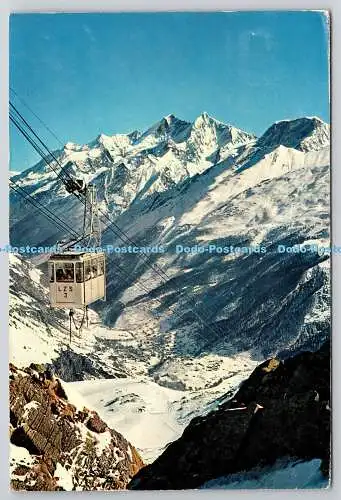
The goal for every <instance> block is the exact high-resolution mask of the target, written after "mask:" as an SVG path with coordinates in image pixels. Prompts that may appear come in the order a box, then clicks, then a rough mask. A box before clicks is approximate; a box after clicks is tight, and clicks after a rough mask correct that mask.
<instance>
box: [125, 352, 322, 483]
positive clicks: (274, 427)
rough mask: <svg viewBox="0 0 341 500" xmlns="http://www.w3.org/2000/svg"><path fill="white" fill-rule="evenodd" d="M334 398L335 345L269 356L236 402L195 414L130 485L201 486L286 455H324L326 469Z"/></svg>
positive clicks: (239, 393)
mask: <svg viewBox="0 0 341 500" xmlns="http://www.w3.org/2000/svg"><path fill="white" fill-rule="evenodd" d="M329 399H330V353H329V344H327V343H326V344H324V345H323V347H322V348H321V349H320V350H319V351H318V352H316V353H309V352H304V353H301V354H298V355H297V356H295V357H293V358H290V359H287V360H285V361H279V360H277V359H270V360H268V361H266V362H264V363H262V364H261V365H260V366H258V367H257V368H256V369H255V370H254V372H253V373H252V374H251V376H250V377H249V378H248V379H247V380H246V381H245V382H244V383H243V384H242V386H241V387H240V389H239V391H238V392H237V394H236V395H235V396H234V398H233V399H232V400H229V401H227V402H225V403H221V404H220V406H219V408H218V410H216V411H214V412H211V413H210V414H209V415H207V416H205V417H197V418H195V419H193V420H192V421H191V423H190V424H189V426H188V427H187V428H186V429H185V431H184V433H183V435H182V436H181V438H179V439H178V440H177V441H175V442H174V443H172V444H171V445H170V446H168V448H167V449H166V450H165V452H164V453H163V454H162V455H161V456H160V457H159V458H158V459H157V460H156V461H155V462H154V463H153V464H151V465H148V466H147V467H145V468H143V469H141V470H140V471H139V473H138V474H137V475H136V476H135V477H134V478H133V480H132V481H131V483H130V484H129V486H128V488H130V489H185V488H196V487H198V486H200V485H202V484H203V483H204V482H205V481H208V480H210V479H214V478H217V477H219V476H223V475H228V474H230V473H233V472H239V471H245V470H248V469H251V468H252V467H255V466H263V465H271V464H273V463H274V462H275V461H276V460H277V459H278V458H281V457H292V458H298V459H307V460H309V459H312V458H320V459H322V467H321V469H322V472H323V473H324V474H326V475H328V474H329V455H330V408H329Z"/></svg>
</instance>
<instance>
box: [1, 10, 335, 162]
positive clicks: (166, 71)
mask: <svg viewBox="0 0 341 500" xmlns="http://www.w3.org/2000/svg"><path fill="white" fill-rule="evenodd" d="M10 85H11V86H12V87H13V88H14V89H15V91H16V92H17V93H18V94H19V95H20V96H21V97H22V98H23V99H24V100H25V101H26V102H27V103H28V104H29V106H30V107H31V108H32V109H33V110H34V111H35V113H37V114H38V115H39V116H40V118H41V119H42V120H43V121H45V122H46V123H47V124H48V125H49V126H50V128H51V129H53V131H54V132H55V133H56V134H57V136H59V137H60V138H61V140H62V141H63V142H67V141H72V142H77V143H85V142H89V141H91V140H92V139H94V138H95V137H96V136H97V135H98V134H99V133H105V134H108V135H111V134H113V133H125V132H130V131H132V130H134V129H138V130H144V129H146V128H147V127H148V126H150V125H151V124H153V123H154V122H156V121H158V120H159V119H160V118H161V117H162V116H164V115H167V114H170V113H173V114H175V115H176V116H178V117H179V118H182V119H186V120H190V121H191V120H194V119H195V117H196V116H198V115H199V114H200V113H201V112H202V111H207V112H208V113H209V114H211V115H212V116H214V117H216V118H217V119H219V120H222V121H225V122H228V123H232V124H234V125H236V126H238V127H240V128H242V129H244V130H247V131H250V132H254V133H256V134H257V135H260V134H262V133H263V132H264V131H265V129H266V128H267V127H268V126H269V125H271V124H272V123H273V122H274V121H277V120H281V119H284V118H295V117H299V116H303V115H308V116H312V115H317V116H320V117H321V118H322V119H324V120H326V121H329V97H328V40H327V25H326V18H325V16H324V15H323V14H322V13H318V12H276V11H275V12H263V13H262V12H243V13H242V12H240V13H228V12H227V13H157V14H152V13H148V14H147V13H146V14H136V13H135V14H16V15H12V16H11V19H10ZM12 99H13V102H14V103H15V104H16V105H17V106H18V108H19V109H20V110H21V111H22V112H23V114H24V115H25V117H27V118H29V120H30V123H32V125H33V126H34V127H35V128H36V129H37V130H38V132H39V133H40V134H41V135H42V136H43V137H44V138H45V139H46V140H47V141H48V144H49V146H50V147H51V148H56V147H57V146H58V143H57V141H56V140H55V139H54V138H53V137H52V136H50V135H49V134H48V133H47V131H46V130H45V129H44V127H42V125H41V124H40V123H39V122H38V121H37V120H36V119H35V118H34V117H33V116H32V115H31V114H30V113H29V111H27V110H26V109H25V107H23V105H22V104H21V103H20V101H19V100H18V99H17V98H16V97H15V96H13V95H12ZM10 133H11V166H10V168H11V170H23V169H24V168H27V167H29V166H31V165H32V164H33V163H35V162H36V161H37V160H38V157H37V156H36V153H35V152H34V151H33V150H32V149H31V146H29V145H27V144H26V143H25V141H24V139H23V138H22V136H20V135H19V134H18V133H17V131H16V130H15V129H13V128H12V127H11V128H10Z"/></svg>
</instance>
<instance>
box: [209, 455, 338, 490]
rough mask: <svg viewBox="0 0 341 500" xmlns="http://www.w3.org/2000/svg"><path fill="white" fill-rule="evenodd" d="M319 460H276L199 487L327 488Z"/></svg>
mask: <svg viewBox="0 0 341 500" xmlns="http://www.w3.org/2000/svg"><path fill="white" fill-rule="evenodd" d="M320 464H321V460H319V459H314V460H310V461H309V462H283V461H278V462H277V463H276V464H275V465H274V466H273V467H266V468H264V469H260V468H258V469H253V470H251V471H249V472H245V473H243V474H241V473H238V474H231V475H230V476H226V477H220V478H218V479H213V480H212V481H208V482H207V483H205V484H204V485H203V486H202V487H201V489H207V488H209V489H211V488H214V489H224V490H226V489H228V490H244V489H248V490H249V489H259V488H261V489H280V490H284V489H296V488H299V489H302V488H303V489H315V488H328V486H329V482H328V479H327V478H325V477H324V476H323V475H322V473H321V471H320Z"/></svg>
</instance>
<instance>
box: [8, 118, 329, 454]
mask: <svg viewBox="0 0 341 500" xmlns="http://www.w3.org/2000/svg"><path fill="white" fill-rule="evenodd" d="M55 154H56V155H58V159H59V161H60V162H61V163H62V165H64V166H65V168H66V169H67V171H68V172H69V173H70V174H72V175H75V177H76V178H83V179H84V180H85V181H86V182H90V181H91V182H94V183H95V184H96V185H97V187H98V193H99V199H100V204H101V209H102V210H103V211H105V212H106V213H108V214H109V215H110V216H111V217H112V219H113V220H115V223H116V224H117V225H118V226H119V227H120V228H122V229H123V230H124V231H125V233H126V234H127V235H128V236H129V238H130V239H131V240H133V241H134V243H136V244H137V245H140V246H145V245H150V246H153V245H162V246H163V247H164V249H165V251H164V253H159V254H152V255H150V256H149V257H148V259H149V262H148V263H153V264H154V265H155V264H156V265H158V266H159V268H160V269H162V271H163V273H166V274H163V273H162V277H161V275H160V274H159V273H156V272H155V271H153V270H152V269H151V268H150V266H147V265H146V262H145V259H143V258H141V255H138V254H134V253H124V254H123V253H113V254H111V255H108V265H107V270H108V276H107V302H106V303H99V304H96V306H95V307H94V308H93V310H92V311H91V316H92V326H91V328H90V329H89V331H87V332H86V334H85V333H83V334H82V335H81V337H76V338H75V340H74V341H73V343H72V346H71V348H68V347H67V343H68V332H67V328H68V317H67V314H64V313H62V312H56V311H52V310H51V309H50V308H49V305H48V297H47V291H46V280H45V278H44V274H41V273H40V271H39V272H38V271H37V270H36V269H35V268H34V266H33V265H32V263H27V262H25V261H23V260H22V259H18V258H14V259H12V261H13V262H12V276H13V278H12V279H13V281H12V290H11V297H12V298H11V312H10V321H11V335H12V339H13V340H12V342H13V344H12V345H13V347H12V354H13V356H16V357H17V358H20V357H21V358H22V360H21V361H22V362H21V363H20V359H14V362H15V363H16V365H18V366H23V365H25V364H27V363H28V362H29V361H30V360H31V361H36V362H47V363H50V364H52V365H53V366H54V368H55V369H56V370H57V373H58V375H59V376H60V377H61V378H63V379H65V380H66V381H70V382H71V381H82V380H83V382H79V383H80V384H85V385H84V391H86V390H87V389H86V387H87V386H86V384H88V383H89V382H86V381H85V382H84V380H85V379H89V378H113V377H119V380H118V381H117V382H115V384H116V385H117V384H120V383H121V381H123V380H124V377H129V378H127V382H128V380H131V379H133V380H134V381H136V380H142V381H143V384H142V385H141V386H138V387H140V388H141V392H139V393H138V394H137V396H138V397H137V396H136V390H137V389H138V387H134V390H133V391H132V392H133V393H134V394H135V396H134V398H135V399H134V398H133V401H134V404H133V405H132V399H131V398H129V397H128V398H125V397H123V396H124V394H123V393H122V394H123V395H122V397H121V398H120V404H119V405H118V406H119V408H120V409H121V411H122V408H126V410H127V411H128V412H133V413H134V412H135V410H136V408H137V406H136V404H137V405H138V406H139V405H142V406H143V407H145V408H155V405H154V402H151V401H148V400H146V391H145V385H144V384H148V383H157V384H158V385H159V386H160V387H161V389H160V390H162V389H165V390H166V391H167V390H168V391H169V390H172V391H174V393H177V396H175V395H174V393H172V394H173V396H174V398H175V399H174V401H177V402H176V403H174V401H172V405H173V406H174V408H175V415H176V416H175V417H174V418H175V421H176V424H174V428H175V429H176V432H175V435H176V433H177V432H178V430H177V429H178V427H177V425H180V427H181V426H182V427H181V428H183V426H184V424H185V423H186V422H187V421H188V419H189V418H191V417H193V416H195V415H197V414H199V413H200V412H202V411H204V412H205V411H206V410H207V409H208V408H209V407H210V405H211V404H214V401H215V400H216V399H217V398H218V397H219V396H220V395H221V394H225V393H227V392H228V391H231V393H233V391H234V390H235V389H236V388H237V387H238V384H239V383H240V381H241V380H243V378H245V377H246V376H247V375H248V374H249V373H250V371H251V370H252V369H253V367H254V366H255V365H256V364H258V363H260V362H262V361H263V360H264V359H266V358H267V357H269V356H273V355H277V354H279V355H280V356H282V357H286V356H288V355H289V354H291V353H293V352H297V351H300V350H305V349H313V350H316V349H317V348H318V347H319V346H320V345H321V344H322V343H323V341H324V340H325V339H326V338H327V337H328V336H329V330H330V292H329V255H328V252H327V251H326V252H325V253H324V252H323V248H324V247H329V216H330V214H329V180H330V168H329V164H330V159H329V125H328V124H326V123H324V122H322V121H321V120H320V119H318V118H314V117H313V118H300V119H297V120H287V121H281V122H278V123H276V124H274V125H272V126H270V127H269V129H268V130H267V131H266V132H265V133H264V134H263V136H262V137H260V138H256V137H255V136H254V135H252V134H248V133H246V132H243V131H242V130H239V129H237V128H235V127H233V126H231V125H225V124H223V123H221V122H218V121H217V120H215V119H214V118H212V117H210V116H209V115H207V114H206V113H203V114H202V115H200V116H199V117H198V118H197V119H196V120H195V121H194V122H193V123H189V122H185V121H183V120H180V119H178V118H176V117H174V116H173V115H169V116H167V117H165V118H163V119H162V120H160V121H159V122H158V123H156V124H155V125H153V126H152V127H150V128H149V129H148V130H147V131H145V132H143V133H140V132H137V131H135V132H133V133H131V134H128V135H114V136H111V137H110V136H104V135H100V136H99V137H98V138H97V139H96V140H94V141H93V142H92V143H89V144H86V145H82V146H79V145H75V144H71V143H68V144H66V145H65V147H64V148H63V149H62V150H60V151H57V152H55ZM12 179H13V180H14V181H15V182H16V183H18V185H20V186H22V187H23V188H24V189H25V190H26V191H27V192H29V193H30V194H31V195H32V196H33V197H34V198H35V199H36V200H37V201H40V202H41V203H43V204H44V205H46V206H47V207H49V208H50V209H51V210H52V211H53V212H54V213H55V214H57V215H59V217H61V219H63V220H65V221H67V222H68V224H69V225H71V226H72V227H73V228H74V229H75V230H77V231H78V230H79V231H80V230H81V227H82V206H81V204H79V202H78V201H77V200H76V199H75V198H74V197H72V195H69V194H68V193H67V192H66V191H65V189H64V187H63V186H62V185H61V183H60V181H59V179H57V178H56V175H55V173H54V172H53V171H50V170H49V169H48V168H47V167H46V166H45V164H43V162H40V163H38V164H37V165H35V166H33V167H32V168H30V169H28V170H26V171H25V172H23V173H21V174H19V175H17V176H15V177H13V178H12ZM11 221H12V225H11V243H12V245H27V244H34V245H37V244H54V243H55V242H56V240H58V239H62V238H65V237H66V236H67V235H65V234H63V232H62V231H61V230H60V229H58V228H56V227H54V226H53V225H51V223H50V222H49V221H48V220H46V219H45V218H44V217H43V216H42V215H41V214H40V213H39V211H38V210H35V209H34V208H32V207H31V206H28V205H27V204H26V203H25V202H23V200H22V199H21V198H20V197H19V195H18V194H16V193H11ZM103 229H104V233H103V244H107V245H114V246H122V245H125V244H127V243H124V242H123V241H122V240H121V239H120V238H119V237H118V236H115V235H114V234H113V232H112V231H111V230H110V228H105V227H104V228H103ZM209 245H211V246H212V248H211V251H208V250H204V251H201V250H200V247H205V248H208V246H209ZM285 245H286V246H289V247H291V246H293V245H299V246H300V248H301V249H302V248H305V249H306V251H305V252H304V253H303V251H302V252H293V251H291V252H290V253H288V252H285V251H283V252H282V251H279V249H283V247H284V246H285ZM314 245H318V246H319V248H318V249H317V247H314ZM177 246H178V247H177ZM230 246H234V247H252V248H254V249H256V250H255V251H254V252H249V251H247V252H243V251H239V252H238V251H237V252H233V251H229V252H225V251H223V250H221V249H224V248H228V249H229V248H230ZM179 247H182V250H183V251H180V250H181V248H180V249H179ZM188 249H190V250H188ZM264 249H265V250H264ZM117 264H119V265H120V266H121V268H123V269H124V270H125V274H124V275H122V272H121V271H120V270H118V268H117V267H116V265H117ZM40 269H41V270H42V271H44V270H45V267H44V265H42V266H41V267H40ZM37 273H38V274H37ZM38 275H39V279H38V277H37V276H38ZM32 276H33V278H34V276H35V278H34V279H33V278H32ZM141 284H142V285H143V286H142V287H141ZM146 289H147V291H146ZM22 311H24V312H25V313H24V314H22ZM95 323H97V324H96V325H95ZM38 345H39V347H38ZM35 346H37V347H35ZM39 357H42V358H43V359H37V358H39ZM33 358H34V359H33ZM103 383H105V384H107V383H109V382H107V381H103ZM133 383H135V382H133ZM107 389H108V387H106V390H107ZM79 390H81V392H82V391H83V389H81V388H79ZM122 391H123V389H122ZM179 394H182V395H183V396H181V397H180V396H179ZM173 396H172V397H173ZM94 397H95V396H94V395H92V393H91V396H90V399H91V400H94ZM168 397H169V393H167V395H166V393H162V395H161V393H160V395H159V396H157V401H158V403H157V408H164V405H165V403H164V401H165V400H167V398H168ZM142 400H143V401H144V402H143V403H141V401H142ZM108 402H110V398H109V396H108V398H106V397H105V398H104V399H103V401H102V402H100V401H97V400H96V402H95V403H94V404H95V405H96V409H97V410H98V411H99V409H98V405H103V408H102V410H103V412H104V413H105V412H107V410H108V408H111V409H112V410H113V412H112V414H113V415H115V416H116V417H117V415H118V412H119V409H118V406H117V404H113V405H112V406H110V405H109V406H108V407H107V406H105V405H106V404H107V403H108ZM135 403H136V404H135ZM139 407H140V406H139ZM136 411H137V410H136ZM146 411H149V410H146ZM162 411H163V410H162ZM105 418H107V415H106V414H105ZM172 418H173V417H172ZM107 420H108V418H107ZM117 421H118V422H119V418H118V417H117V418H116V420H115V422H113V423H114V424H115V428H117V429H118V430H119V431H120V427H119V424H118V425H117ZM132 421H134V422H136V420H134V419H132ZM172 425H173V424H172ZM122 432H124V433H125V434H126V435H127V436H128V437H129V438H130V435H129V430H127V429H126V428H124V429H122ZM175 437H177V436H175ZM133 444H135V443H133ZM141 447H142V448H143V447H146V448H149V444H148V443H147V444H146V443H142V444H141ZM153 453H154V452H149V451H147V452H146V454H147V459H148V457H149V456H150V457H152V456H155V455H153ZM142 456H143V457H144V458H145V456H144V455H143V452H142Z"/></svg>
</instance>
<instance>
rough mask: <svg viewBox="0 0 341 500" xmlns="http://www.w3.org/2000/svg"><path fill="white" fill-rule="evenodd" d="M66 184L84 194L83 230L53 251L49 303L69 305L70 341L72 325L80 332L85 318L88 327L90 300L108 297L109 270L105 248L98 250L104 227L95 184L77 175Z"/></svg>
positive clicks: (70, 190) (60, 306) (68, 187)
mask: <svg viewBox="0 0 341 500" xmlns="http://www.w3.org/2000/svg"><path fill="white" fill-rule="evenodd" d="M65 188H66V190H67V192H69V193H70V194H74V193H75V192H78V193H82V194H83V195H84V199H85V203H84V215H83V234H82V236H81V238H78V240H76V241H75V239H73V240H71V241H69V242H68V243H64V246H65V251H63V252H62V253H58V254H53V255H51V256H50V258H49V261H48V266H49V280H50V303H51V306H52V307H54V308H61V309H69V332H70V344H71V337H72V329H73V327H74V328H75V330H76V331H78V332H81V331H82V328H83V325H84V322H85V321H86V326H87V328H88V327H89V311H88V306H89V304H92V303H93V302H96V301H97V300H105V298H106V273H105V255H104V252H101V251H98V250H99V247H100V245H101V237H102V231H101V221H100V217H99V213H98V201H97V193H96V186H95V185H94V184H88V185H86V184H85V183H84V182H83V181H82V180H79V179H77V180H71V181H69V182H68V183H67V185H65ZM82 240H83V241H84V242H85V246H86V247H87V248H86V249H85V250H84V251H77V250H76V248H75V245H76V243H77V242H78V241H82ZM86 250H88V251H86ZM75 309H83V317H82V320H81V322H80V324H79V326H77V324H76V322H75V317H74V316H75Z"/></svg>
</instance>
